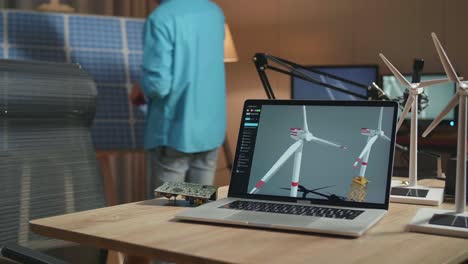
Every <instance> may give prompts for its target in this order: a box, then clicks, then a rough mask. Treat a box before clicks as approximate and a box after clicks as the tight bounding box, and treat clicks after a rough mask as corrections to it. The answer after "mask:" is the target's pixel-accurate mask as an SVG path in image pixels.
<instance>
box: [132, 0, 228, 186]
mask: <svg viewBox="0 0 468 264" xmlns="http://www.w3.org/2000/svg"><path fill="white" fill-rule="evenodd" d="M142 70H143V75H142V78H141V80H140V85H141V89H142V90H143V93H144V95H145V97H146V99H147V104H148V112H147V115H146V130H145V143H144V145H145V149H149V150H150V151H151V156H152V158H151V160H152V162H151V164H152V170H153V172H154V173H153V174H154V178H155V179H153V180H155V187H157V186H159V185H161V184H162V183H163V182H167V181H169V182H174V181H186V182H195V183H201V184H213V181H214V174H215V171H216V160H217V149H218V148H219V146H221V145H222V143H223V141H224V138H225V131H226V91H225V90H226V87H225V72H224V14H223V12H222V10H221V9H220V8H219V7H218V6H217V5H216V4H214V3H213V2H211V1H210V0H162V1H160V4H159V5H158V7H157V8H156V9H155V10H154V11H153V12H152V13H151V14H150V15H149V17H148V18H147V20H146V23H145V28H144V49H143V66H142Z"/></svg>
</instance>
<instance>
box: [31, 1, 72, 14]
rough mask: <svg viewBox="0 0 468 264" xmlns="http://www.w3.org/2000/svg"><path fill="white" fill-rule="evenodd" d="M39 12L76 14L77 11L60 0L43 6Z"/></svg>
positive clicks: (39, 8) (38, 8) (39, 7)
mask: <svg viewBox="0 0 468 264" xmlns="http://www.w3.org/2000/svg"><path fill="white" fill-rule="evenodd" d="M37 10H39V11H44V12H61V13H64V12H67V13H70V12H74V11H75V9H74V8H73V7H71V6H69V5H67V4H62V3H60V0H50V2H49V3H45V4H41V5H40V6H38V7H37Z"/></svg>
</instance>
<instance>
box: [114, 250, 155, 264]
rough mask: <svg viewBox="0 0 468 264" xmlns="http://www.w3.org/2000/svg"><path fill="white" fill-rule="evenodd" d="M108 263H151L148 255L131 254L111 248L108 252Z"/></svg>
mask: <svg viewBox="0 0 468 264" xmlns="http://www.w3.org/2000/svg"><path fill="white" fill-rule="evenodd" d="M106 263H107V264H151V259H150V258H147V257H139V256H129V255H125V254H124V253H122V252H117V251H113V250H109V252H108V253H107V262H106Z"/></svg>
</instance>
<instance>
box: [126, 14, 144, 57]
mask: <svg viewBox="0 0 468 264" xmlns="http://www.w3.org/2000/svg"><path fill="white" fill-rule="evenodd" d="M144 25H145V22H144V21H143V20H142V21H136V20H127V21H126V23H125V28H126V30H127V45H128V49H129V50H131V51H142V50H143V27H144Z"/></svg>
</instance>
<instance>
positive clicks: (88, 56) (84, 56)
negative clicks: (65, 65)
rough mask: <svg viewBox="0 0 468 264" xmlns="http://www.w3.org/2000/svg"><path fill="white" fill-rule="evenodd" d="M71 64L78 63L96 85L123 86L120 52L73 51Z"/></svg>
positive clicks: (122, 63)
mask: <svg viewBox="0 0 468 264" xmlns="http://www.w3.org/2000/svg"><path fill="white" fill-rule="evenodd" d="M71 58H72V62H74V63H79V64H80V65H81V66H83V68H84V69H85V70H86V71H87V72H88V73H89V74H90V75H91V76H93V79H94V81H96V82H97V83H111V84H124V83H126V80H125V79H126V78H125V65H124V58H123V53H122V52H97V51H73V52H72V54H71Z"/></svg>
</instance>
